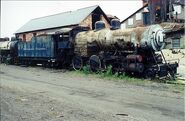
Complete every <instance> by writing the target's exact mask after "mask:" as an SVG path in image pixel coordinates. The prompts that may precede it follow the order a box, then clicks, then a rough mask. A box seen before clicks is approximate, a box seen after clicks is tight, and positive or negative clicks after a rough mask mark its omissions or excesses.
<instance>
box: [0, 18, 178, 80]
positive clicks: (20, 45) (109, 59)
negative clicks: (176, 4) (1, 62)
mask: <svg viewBox="0 0 185 121" xmlns="http://www.w3.org/2000/svg"><path fill="white" fill-rule="evenodd" d="M111 26H112V27H111V28H105V24H104V23H103V22H102V21H98V22H96V25H95V30H88V29H87V28H86V27H75V28H64V29H61V30H60V31H57V32H54V33H48V34H44V35H38V36H34V37H33V38H32V40H31V41H25V42H24V41H21V40H17V41H16V43H15V41H14V44H13V46H12V47H11V48H10V50H11V52H13V53H14V54H9V56H7V58H8V57H10V60H11V62H12V63H17V64H26V65H35V64H37V63H41V64H42V65H44V66H52V67H53V66H55V67H59V66H60V67H64V66H65V67H66V66H67V67H69V66H70V65H71V64H72V66H73V68H74V69H75V70H80V69H82V67H83V66H85V65H87V64H88V65H89V66H90V69H91V70H92V71H100V70H106V69H107V67H108V66H111V67H112V70H113V71H114V72H122V73H127V74H131V75H139V76H142V77H143V76H144V77H146V78H154V77H156V76H157V77H165V76H167V75H169V74H170V75H171V76H172V77H174V75H175V74H176V73H177V67H178V63H177V62H175V63H167V62H166V60H165V58H164V56H163V53H162V52H161V50H162V49H163V48H164V46H165V34H164V30H163V29H162V28H161V26H159V25H152V26H148V27H137V28H132V29H125V30H121V29H120V22H119V21H118V20H117V19H113V20H112V21H111ZM1 50H2V47H1ZM12 50H13V51H12ZM158 51H159V52H161V54H159V53H156V52H158Z"/></svg>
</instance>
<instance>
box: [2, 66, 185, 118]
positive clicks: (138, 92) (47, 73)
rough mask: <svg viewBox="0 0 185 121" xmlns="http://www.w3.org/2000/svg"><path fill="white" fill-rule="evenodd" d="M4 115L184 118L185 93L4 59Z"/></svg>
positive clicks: (158, 86)
mask: <svg viewBox="0 0 185 121" xmlns="http://www.w3.org/2000/svg"><path fill="white" fill-rule="evenodd" d="M0 69H1V70H0V79H1V119H2V121H61V120H62V121H183V119H184V94H183V92H178V93H174V92H173V90H170V89H168V88H167V86H166V85H165V84H156V83H151V84H147V85H145V86H137V85H134V84H128V83H122V82H113V81H106V80H103V79H97V78H95V77H85V76H82V75H78V74H74V73H71V72H64V70H52V69H42V68H39V67H36V68H33V67H27V68H26V67H18V66H5V65H0ZM118 114H121V115H118Z"/></svg>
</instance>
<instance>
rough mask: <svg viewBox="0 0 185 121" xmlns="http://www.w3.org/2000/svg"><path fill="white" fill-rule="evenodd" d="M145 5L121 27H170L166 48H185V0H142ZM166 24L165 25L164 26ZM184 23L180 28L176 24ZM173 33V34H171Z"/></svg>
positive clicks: (122, 23)
mask: <svg viewBox="0 0 185 121" xmlns="http://www.w3.org/2000/svg"><path fill="white" fill-rule="evenodd" d="M142 1H143V7H141V8H140V9H138V10H137V11H136V12H134V13H133V14H132V15H130V16H129V17H127V18H126V19H125V20H123V21H122V22H121V28H122V29H125V28H134V27H142V26H148V25H152V24H162V25H163V27H164V28H165V27H167V28H168V27H169V28H170V29H169V30H168V33H167V43H168V46H166V48H185V39H184V38H185V33H184V29H185V27H184V22H185V16H184V15H185V8H184V7H185V3H184V0H142ZM164 25H165V26H164ZM179 25H182V26H181V27H180V28H179V29H176V26H179ZM171 35H173V36H171Z"/></svg>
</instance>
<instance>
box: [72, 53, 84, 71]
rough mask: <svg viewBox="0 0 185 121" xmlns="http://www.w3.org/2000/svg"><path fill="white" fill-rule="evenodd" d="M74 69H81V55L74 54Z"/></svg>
mask: <svg viewBox="0 0 185 121" xmlns="http://www.w3.org/2000/svg"><path fill="white" fill-rule="evenodd" d="M72 66H73V69H74V70H81V69H82V68H83V60H82V57H81V56H74V57H73V60H72Z"/></svg>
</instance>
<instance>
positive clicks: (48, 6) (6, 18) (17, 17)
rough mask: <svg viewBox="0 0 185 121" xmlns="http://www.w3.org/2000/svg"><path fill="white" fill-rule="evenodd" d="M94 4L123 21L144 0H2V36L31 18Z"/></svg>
mask: <svg viewBox="0 0 185 121" xmlns="http://www.w3.org/2000/svg"><path fill="white" fill-rule="evenodd" d="M93 5H99V6H100V7H101V8H102V10H103V11H104V12H105V13H106V14H112V15H115V16H117V17H118V18H120V20H121V21H122V20H123V19H125V18H126V17H128V16H129V15H130V14H132V13H133V12H135V11H136V10H137V9H139V8H140V7H142V1H141V0H134V1H129V0H127V1H126V0H125V1H100V0H98V1H1V32H0V37H11V36H13V33H15V31H16V30H18V29H19V28H20V27H21V26H23V25H24V24H25V23H26V22H28V21H29V20H30V19H33V18H38V17H42V16H47V15H52V14H56V13H61V12H65V11H74V10H76V9H79V8H83V7H88V6H93Z"/></svg>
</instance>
